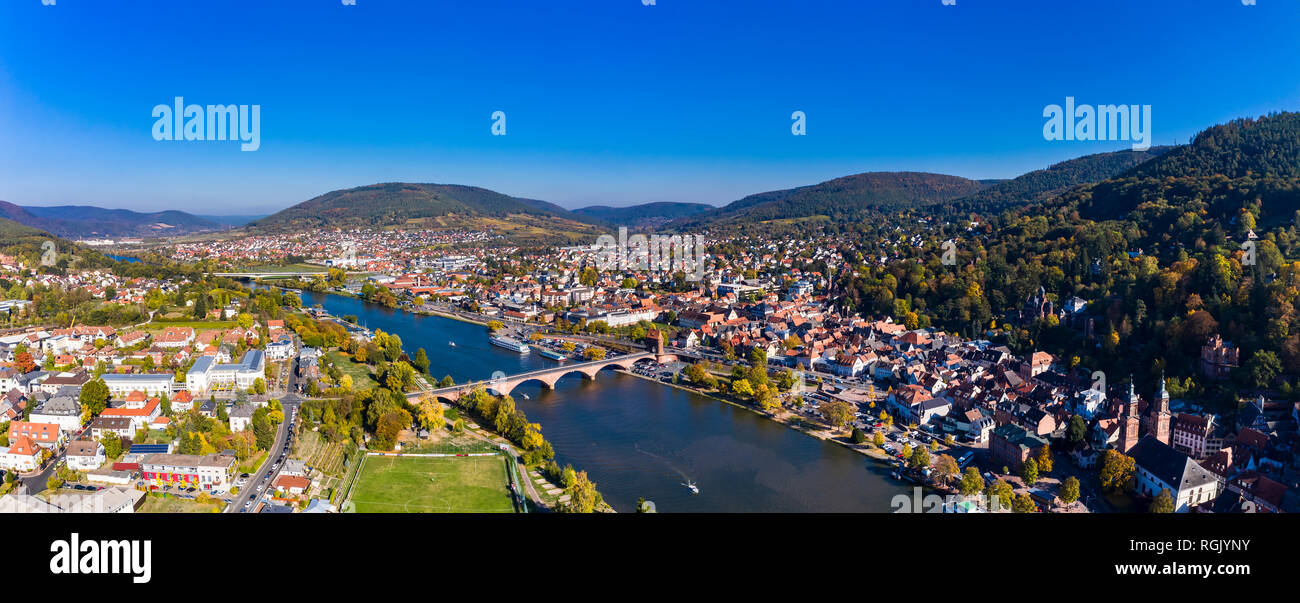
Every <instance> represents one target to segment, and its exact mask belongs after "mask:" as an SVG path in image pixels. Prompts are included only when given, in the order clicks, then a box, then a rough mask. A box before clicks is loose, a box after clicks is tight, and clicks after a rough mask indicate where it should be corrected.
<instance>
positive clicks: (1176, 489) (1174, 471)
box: [1129, 434, 1219, 513]
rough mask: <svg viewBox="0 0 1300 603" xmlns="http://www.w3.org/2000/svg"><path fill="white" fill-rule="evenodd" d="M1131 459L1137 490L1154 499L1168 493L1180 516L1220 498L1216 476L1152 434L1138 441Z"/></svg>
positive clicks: (1130, 452)
mask: <svg viewBox="0 0 1300 603" xmlns="http://www.w3.org/2000/svg"><path fill="white" fill-rule="evenodd" d="M1129 456H1131V457H1133V461H1134V465H1135V469H1136V476H1135V477H1136V490H1137V491H1138V492H1139V493H1141V494H1146V495H1147V496H1151V497H1155V496H1158V495H1159V494H1160V491H1161V490H1168V491H1169V494H1170V496H1172V497H1173V498H1174V511H1175V512H1177V513H1185V512H1187V511H1189V510H1190V509H1191V508H1192V507H1195V506H1197V505H1201V504H1205V503H1209V502H1213V501H1214V499H1215V497H1217V496H1218V495H1219V480H1218V478H1216V477H1215V475H1214V474H1213V473H1210V471H1209V470H1207V469H1205V468H1204V467H1202V466H1200V465H1199V464H1197V462H1196V461H1194V460H1192V458H1191V457H1189V456H1187V455H1186V454H1183V453H1181V452H1179V451H1177V450H1174V449H1173V448H1171V447H1169V445H1167V444H1165V443H1164V442H1161V441H1160V440H1157V439H1155V438H1154V437H1152V436H1151V435H1149V434H1148V435H1146V436H1143V437H1142V439H1141V440H1139V441H1138V443H1137V445H1136V446H1134V447H1133V449H1132V450H1130V451H1129Z"/></svg>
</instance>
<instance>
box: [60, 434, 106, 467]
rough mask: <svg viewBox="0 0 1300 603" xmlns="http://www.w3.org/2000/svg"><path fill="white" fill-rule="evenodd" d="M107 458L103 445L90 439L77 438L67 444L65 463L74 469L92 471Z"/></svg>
mask: <svg viewBox="0 0 1300 603" xmlns="http://www.w3.org/2000/svg"><path fill="white" fill-rule="evenodd" d="M106 460H108V458H107V457H106V456H105V454H104V445H103V444H100V443H99V442H93V441H90V440H77V441H75V442H72V443H71V444H68V453H67V464H68V468H69V469H72V470H74V471H92V470H95V469H98V468H99V466H100V465H103V464H104V461H106Z"/></svg>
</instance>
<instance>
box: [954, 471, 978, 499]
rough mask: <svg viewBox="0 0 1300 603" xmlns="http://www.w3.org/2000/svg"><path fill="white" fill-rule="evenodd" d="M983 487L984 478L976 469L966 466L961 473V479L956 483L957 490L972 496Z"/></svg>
mask: <svg viewBox="0 0 1300 603" xmlns="http://www.w3.org/2000/svg"><path fill="white" fill-rule="evenodd" d="M983 489H984V478H983V477H981V476H980V472H979V470H978V469H976V468H974V467H967V468H966V471H964V472H962V474H961V481H960V482H958V484H957V491H958V492H961V494H962V496H974V495H975V494H978V493H979V492H980V491H981V490H983Z"/></svg>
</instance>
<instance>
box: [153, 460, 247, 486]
mask: <svg viewBox="0 0 1300 603" xmlns="http://www.w3.org/2000/svg"><path fill="white" fill-rule="evenodd" d="M140 470H141V475H142V476H143V477H144V480H145V481H146V482H148V483H150V484H152V485H154V486H163V485H171V486H179V487H196V488H200V489H202V490H205V491H211V490H225V489H227V488H228V487H229V486H230V479H231V477H233V475H234V472H235V457H233V456H230V455H222V454H207V455H202V456H199V455H194V454H151V455H149V456H147V457H145V458H143V459H141V461H140Z"/></svg>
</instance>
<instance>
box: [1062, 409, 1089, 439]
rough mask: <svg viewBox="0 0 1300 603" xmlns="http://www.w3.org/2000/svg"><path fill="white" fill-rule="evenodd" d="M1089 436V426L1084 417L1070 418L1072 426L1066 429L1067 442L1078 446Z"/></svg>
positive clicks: (1075, 416)
mask: <svg viewBox="0 0 1300 603" xmlns="http://www.w3.org/2000/svg"><path fill="white" fill-rule="evenodd" d="M1087 435H1088V424H1087V423H1085V422H1084V421H1083V417H1081V416H1079V415H1073V416H1071V417H1070V426H1069V427H1068V428H1066V431H1065V440H1066V441H1067V442H1070V443H1071V444H1078V443H1079V442H1082V441H1083V438H1084V437H1085V436H1087Z"/></svg>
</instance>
